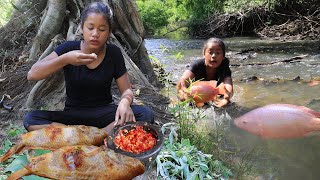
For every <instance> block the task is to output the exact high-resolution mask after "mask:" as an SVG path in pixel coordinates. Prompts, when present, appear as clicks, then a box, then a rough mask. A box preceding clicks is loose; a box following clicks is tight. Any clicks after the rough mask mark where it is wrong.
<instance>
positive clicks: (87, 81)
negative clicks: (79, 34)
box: [55, 41, 127, 107]
mask: <svg viewBox="0 0 320 180" xmlns="http://www.w3.org/2000/svg"><path fill="white" fill-rule="evenodd" d="M73 50H80V41H67V42H64V43H63V44H61V45H59V46H58V47H57V48H56V49H55V52H56V53H57V54H58V55H59V56H60V55H62V54H64V53H67V52H69V51H73ZM63 71H64V76H65V82H66V93H67V99H66V102H65V106H66V107H96V106H105V105H108V104H110V103H111V102H112V101H113V100H112V95H111V83H112V80H113V78H115V79H117V78H119V77H121V76H122V75H123V74H125V73H126V72H127V69H126V67H125V63H124V58H123V56H122V53H121V50H120V49H119V48H118V47H117V46H115V45H113V44H107V50H106V54H105V57H104V59H103V60H102V62H101V64H99V66H98V67H96V68H95V69H89V68H88V67H87V66H86V65H81V66H74V65H70V64H69V65H66V66H65V67H63Z"/></svg>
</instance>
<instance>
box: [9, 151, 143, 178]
mask: <svg viewBox="0 0 320 180" xmlns="http://www.w3.org/2000/svg"><path fill="white" fill-rule="evenodd" d="M65 156H73V158H74V161H70V162H67V163H68V164H66V161H65V160H64V158H65ZM76 163H78V164H76ZM70 166H72V167H74V168H69V167H70ZM144 170H145V167H144V165H143V164H142V163H141V162H140V161H139V160H137V159H135V158H132V157H129V156H125V155H122V154H119V153H115V152H114V151H113V150H110V149H108V148H105V147H97V146H85V145H82V146H66V147H62V148H60V149H57V150H55V151H53V152H50V153H46V154H43V155H40V156H37V157H33V158H32V159H31V162H30V163H29V164H28V165H27V166H25V167H24V168H22V169H21V170H18V171H17V172H15V173H13V174H12V175H11V176H9V177H8V179H7V180H16V179H19V178H20V177H22V176H26V175H31V174H34V175H38V176H42V177H46V178H52V179H78V180H86V179H101V180H102V179H104V180H105V179H108V180H120V179H123V180H125V179H133V178H134V177H136V176H138V175H140V174H143V173H144Z"/></svg>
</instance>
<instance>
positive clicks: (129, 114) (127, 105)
mask: <svg viewBox="0 0 320 180" xmlns="http://www.w3.org/2000/svg"><path fill="white" fill-rule="evenodd" d="M116 82H117V85H118V88H119V91H120V93H121V98H120V102H119V104H118V108H117V112H116V116H115V123H114V125H115V126H116V125H119V124H123V123H125V122H132V121H133V122H136V119H135V117H134V113H133V111H132V109H131V103H132V102H133V92H132V90H131V87H130V82H129V76H128V73H127V72H126V73H125V74H123V75H122V76H121V77H119V78H118V79H116Z"/></svg>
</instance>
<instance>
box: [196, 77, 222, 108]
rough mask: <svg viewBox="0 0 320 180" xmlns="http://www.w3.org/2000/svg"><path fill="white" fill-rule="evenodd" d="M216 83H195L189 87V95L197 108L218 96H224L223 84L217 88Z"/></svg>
mask: <svg viewBox="0 0 320 180" xmlns="http://www.w3.org/2000/svg"><path fill="white" fill-rule="evenodd" d="M216 86H217V81H196V82H194V83H192V84H191V85H190V94H191V97H192V98H193V100H194V101H195V103H196V106H197V107H201V106H203V105H204V103H206V102H210V101H213V100H216V97H217V95H218V94H224V93H225V89H224V85H223V83H221V84H220V85H219V86H218V87H216Z"/></svg>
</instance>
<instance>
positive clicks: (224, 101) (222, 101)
mask: <svg viewBox="0 0 320 180" xmlns="http://www.w3.org/2000/svg"><path fill="white" fill-rule="evenodd" d="M228 103H229V100H228V99H224V98H223V99H218V100H215V101H214V103H213V104H214V106H216V107H223V106H226V105H227V104H228Z"/></svg>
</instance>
